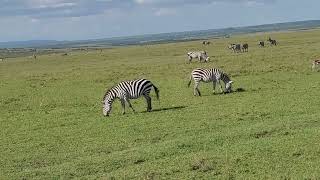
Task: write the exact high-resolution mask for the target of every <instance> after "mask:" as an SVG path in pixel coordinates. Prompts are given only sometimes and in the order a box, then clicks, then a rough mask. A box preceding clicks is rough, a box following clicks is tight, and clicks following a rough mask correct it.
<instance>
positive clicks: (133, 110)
mask: <svg viewBox="0 0 320 180" xmlns="http://www.w3.org/2000/svg"><path fill="white" fill-rule="evenodd" d="M126 101H127V103H128V105H129V107H130V108H131V109H132V111H133V112H134V113H135V112H136V111H135V110H134V109H133V107H132V105H131V103H130V101H129V99H126Z"/></svg>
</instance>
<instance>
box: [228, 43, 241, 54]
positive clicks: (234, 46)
mask: <svg viewBox="0 0 320 180" xmlns="http://www.w3.org/2000/svg"><path fill="white" fill-rule="evenodd" d="M228 48H229V49H231V50H233V52H234V53H235V52H241V44H230V45H229V46H228Z"/></svg>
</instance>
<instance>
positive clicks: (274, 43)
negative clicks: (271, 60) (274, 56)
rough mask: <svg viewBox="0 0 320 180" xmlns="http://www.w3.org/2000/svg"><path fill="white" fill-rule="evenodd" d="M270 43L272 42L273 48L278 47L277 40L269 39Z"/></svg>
mask: <svg viewBox="0 0 320 180" xmlns="http://www.w3.org/2000/svg"><path fill="white" fill-rule="evenodd" d="M268 41H269V42H270V44H271V46H272V45H275V46H276V45H277V41H276V40H275V39H271V38H270V37H269V39H268Z"/></svg>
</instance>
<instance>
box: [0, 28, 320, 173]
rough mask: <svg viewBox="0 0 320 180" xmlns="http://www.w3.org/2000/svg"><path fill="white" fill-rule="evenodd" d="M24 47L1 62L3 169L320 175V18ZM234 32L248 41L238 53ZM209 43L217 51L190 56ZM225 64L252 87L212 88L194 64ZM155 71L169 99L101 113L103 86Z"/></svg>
mask: <svg viewBox="0 0 320 180" xmlns="http://www.w3.org/2000/svg"><path fill="white" fill-rule="evenodd" d="M268 36H269V34H254V35H246V36H237V37H233V38H230V39H219V40H212V44H211V45H210V46H202V44H201V42H200V41H194V42H184V43H171V44H162V45H149V46H130V47H121V48H115V49H106V50H104V51H103V52H102V53H100V52H99V51H90V52H89V53H84V52H83V53H82V52H74V53H71V55H68V56H61V55H59V54H56V55H55V54H51V55H43V56H39V57H38V59H37V60H33V59H30V58H16V59H11V60H10V61H9V60H8V61H4V62H0V87H1V89H0V114H1V116H0V126H1V136H0V152H1V158H0V179H23V178H25V179H69V178H82V179H96V178H99V179H100V178H101V179H112V178H115V179H169V178H170V179H192V178H195V179H274V178H275V179H285V178H292V179H304V178H306V179H308V178H309V179H319V178H320V141H319V139H320V118H319V117H320V111H319V95H320V93H319V87H320V73H317V72H312V71H311V60H312V59H314V58H317V57H319V52H320V30H313V31H302V32H286V33H274V34H272V37H273V38H275V39H277V40H278V41H279V46H278V47H269V46H267V47H266V48H259V47H258V46H257V43H258V40H260V39H266V38H267V37H268ZM231 42H247V43H249V53H239V54H235V53H231V52H230V51H229V50H227V48H226V46H227V44H228V43H231ZM201 49H205V50H207V52H208V53H209V55H210V56H211V62H209V63H206V64H205V63H201V64H200V63H199V62H193V63H191V64H187V63H186V59H187V58H186V52H187V51H190V50H201ZM196 67H217V68H221V69H223V70H224V71H225V72H228V73H229V74H230V76H231V78H232V80H233V81H234V88H239V87H241V88H244V89H245V91H244V92H236V93H232V94H225V95H213V94H212V90H211V88H212V85H211V84H201V85H200V90H201V92H202V95H203V96H202V97H194V96H193V90H192V88H191V87H190V88H187V82H188V78H189V75H190V72H191V71H192V69H194V68H196ZM142 77H143V78H147V79H150V80H151V81H152V82H153V83H154V84H155V85H156V86H158V87H159V89H160V103H159V102H158V101H156V100H155V95H154V92H152V97H153V108H154V110H155V111H153V112H151V113H147V112H146V103H145V101H144V99H143V98H140V99H138V100H133V101H131V102H132V104H133V106H134V108H135V109H136V110H137V111H138V113H136V114H134V113H132V111H131V110H130V109H127V114H126V115H121V107H120V103H119V102H115V103H114V108H113V110H112V112H111V116H110V117H109V118H106V117H103V116H102V105H101V98H102V96H103V94H104V92H105V90H106V89H107V88H109V87H111V86H113V85H115V84H117V83H118V82H120V81H122V80H130V79H136V78H142Z"/></svg>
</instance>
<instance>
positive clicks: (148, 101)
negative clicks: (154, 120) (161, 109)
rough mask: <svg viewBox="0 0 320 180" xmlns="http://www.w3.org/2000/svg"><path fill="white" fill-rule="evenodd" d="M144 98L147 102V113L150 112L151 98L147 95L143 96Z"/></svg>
mask: <svg viewBox="0 0 320 180" xmlns="http://www.w3.org/2000/svg"><path fill="white" fill-rule="evenodd" d="M144 98H146V101H147V105H148V107H147V111H148V112H150V111H151V110H152V106H151V97H150V96H149V95H144Z"/></svg>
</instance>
